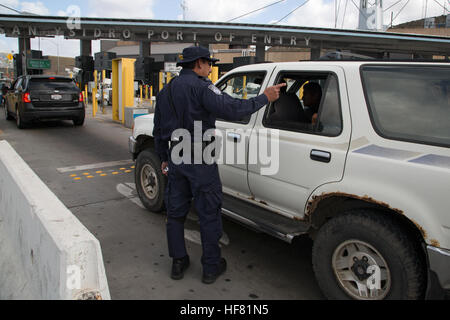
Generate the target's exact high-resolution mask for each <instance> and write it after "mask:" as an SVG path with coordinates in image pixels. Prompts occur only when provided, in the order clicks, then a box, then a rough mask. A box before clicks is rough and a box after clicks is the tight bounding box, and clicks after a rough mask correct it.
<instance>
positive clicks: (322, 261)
mask: <svg viewBox="0 0 450 320" xmlns="http://www.w3.org/2000/svg"><path fill="white" fill-rule="evenodd" d="M312 261H313V268H314V273H315V275H316V279H317V281H318V284H319V287H320V288H321V289H322V292H323V293H324V294H325V296H326V297H327V298H328V299H362V300H366V299H369V300H371V299H421V298H423V294H424V291H425V282H426V271H425V270H426V268H425V266H424V263H423V259H422V256H421V254H420V246H418V245H417V242H416V241H414V240H413V239H412V238H411V237H408V236H407V233H406V231H405V230H404V228H402V227H401V226H400V225H399V224H398V223H397V221H396V220H395V219H393V218H392V217H389V216H388V215H386V214H384V213H382V212H378V211H376V210H364V209H360V210H354V211H349V212H347V213H345V214H343V215H340V216H337V217H335V218H333V219H331V220H329V221H328V222H327V223H325V225H323V226H322V227H321V229H320V230H319V231H318V234H317V238H316V239H315V240H314V245H313V253H312ZM369 265H377V266H378V268H379V269H378V270H380V274H381V277H380V279H381V280H380V281H379V282H378V284H379V287H380V288H381V290H378V291H377V290H374V291H371V290H369V289H368V288H369V287H370V286H371V284H370V283H369V282H368V281H369V279H367V278H368V277H372V276H371V274H372V272H371V271H373V270H371V269H367V267H368V266H369ZM371 268H376V267H371ZM371 292H376V296H370V293H371Z"/></svg>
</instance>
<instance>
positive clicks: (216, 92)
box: [208, 84, 222, 96]
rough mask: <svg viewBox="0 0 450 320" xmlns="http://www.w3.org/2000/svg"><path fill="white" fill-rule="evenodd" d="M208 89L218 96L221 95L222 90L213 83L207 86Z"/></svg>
mask: <svg viewBox="0 0 450 320" xmlns="http://www.w3.org/2000/svg"><path fill="white" fill-rule="evenodd" d="M208 89H209V90H211V91H212V92H214V93H215V94H217V95H218V96H221V95H222V91H220V90H219V88H217V87H216V86H215V85H213V84H210V85H209V86H208Z"/></svg>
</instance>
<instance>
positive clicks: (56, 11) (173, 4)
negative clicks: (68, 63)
mask: <svg viewBox="0 0 450 320" xmlns="http://www.w3.org/2000/svg"><path fill="white" fill-rule="evenodd" d="M184 1H185V3H186V5H187V9H186V10H185V18H186V20H192V21H215V22H227V21H229V20H231V19H234V18H236V17H239V16H241V15H243V14H246V13H249V12H251V11H253V10H256V9H259V8H262V7H264V6H268V5H270V4H273V3H275V2H277V0H184ZM278 1H279V0H278ZM383 1H384V9H385V12H384V23H385V24H389V23H390V21H391V13H393V17H395V20H394V22H393V24H394V25H395V24H399V23H403V22H407V21H411V20H417V19H422V18H424V17H425V10H424V9H425V3H427V6H426V9H427V10H426V16H427V17H433V16H438V15H442V14H444V12H446V13H449V12H448V10H447V11H444V5H445V7H446V8H447V9H450V0H400V1H399V0H383ZM181 2H182V1H181V0H133V1H130V2H127V1H124V0H95V1H93V0H81V1H73V0H40V1H32V0H26V1H21V0H0V4H1V5H5V6H7V7H10V8H12V9H15V10H17V11H20V12H23V11H26V12H31V13H34V14H38V15H48V16H68V15H69V14H68V13H69V12H70V10H71V6H72V7H73V6H77V7H78V8H79V9H80V12H81V16H82V17H102V18H103V17H104V18H136V19H139V18H142V19H158V20H183V9H182V7H181ZM374 2H375V0H369V4H371V3H374ZM303 3H304V5H303V6H301V7H299V6H300V5H302V4H303ZM357 5H359V0H284V1H280V2H279V3H276V4H273V5H271V6H268V7H267V8H265V9H263V10H259V11H257V12H255V13H253V14H250V15H247V16H245V17H242V18H240V19H237V20H234V21H233V22H237V23H256V24H272V23H277V24H279V25H291V26H307V27H321V28H335V27H336V28H339V29H356V28H357V25H358V16H359V11H358V8H357ZM392 5H394V6H393V7H392V8H390V9H389V10H387V9H388V8H389V7H390V6H392ZM336 8H339V10H336ZM402 8H403V9H402ZM295 9H297V10H295ZM294 10H295V11H294ZM292 11H294V12H292ZM290 12H292V13H291V14H290V15H288V14H289V13H290ZM0 13H3V14H5V13H7V14H17V13H16V12H14V11H11V10H9V9H6V8H4V7H1V6H0ZM282 18H284V19H283V20H281V19H282ZM280 20H281V21H280ZM79 47H80V45H79V41H78V40H65V39H64V38H62V37H56V38H41V40H40V41H39V39H37V38H36V39H33V40H32V41H31V49H33V50H42V51H43V54H44V55H54V56H56V55H58V53H59V55H60V56H65V57H75V56H78V55H79V54H80V53H79ZM17 48H18V44H17V39H15V38H6V37H5V36H4V35H0V52H12V51H14V52H15V53H17V51H18V49H17ZM99 51H100V43H99V41H93V42H92V52H93V53H95V52H99Z"/></svg>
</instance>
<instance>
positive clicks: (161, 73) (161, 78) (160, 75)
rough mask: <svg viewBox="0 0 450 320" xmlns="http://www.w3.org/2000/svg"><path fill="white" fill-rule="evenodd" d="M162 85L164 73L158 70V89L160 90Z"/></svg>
mask: <svg viewBox="0 0 450 320" xmlns="http://www.w3.org/2000/svg"><path fill="white" fill-rule="evenodd" d="M163 87H164V73H163V72H160V73H159V91H161V90H162V88H163Z"/></svg>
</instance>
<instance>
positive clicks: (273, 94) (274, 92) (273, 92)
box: [264, 83, 286, 102]
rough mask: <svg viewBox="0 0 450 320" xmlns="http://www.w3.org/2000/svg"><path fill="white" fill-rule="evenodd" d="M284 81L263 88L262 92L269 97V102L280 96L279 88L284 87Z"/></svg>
mask: <svg viewBox="0 0 450 320" xmlns="http://www.w3.org/2000/svg"><path fill="white" fill-rule="evenodd" d="M285 85H286V83H280V84H277V85H276V86H272V87H268V88H267V89H266V90H264V94H265V95H266V96H267V99H269V102H274V101H276V100H278V98H279V97H280V88H281V87H284V86H285Z"/></svg>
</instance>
